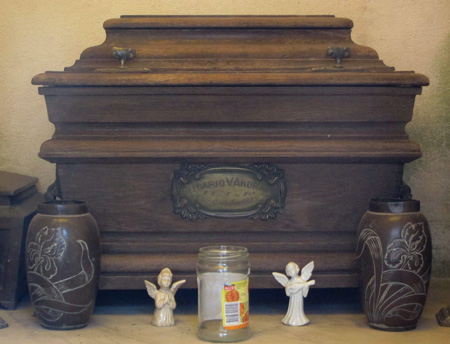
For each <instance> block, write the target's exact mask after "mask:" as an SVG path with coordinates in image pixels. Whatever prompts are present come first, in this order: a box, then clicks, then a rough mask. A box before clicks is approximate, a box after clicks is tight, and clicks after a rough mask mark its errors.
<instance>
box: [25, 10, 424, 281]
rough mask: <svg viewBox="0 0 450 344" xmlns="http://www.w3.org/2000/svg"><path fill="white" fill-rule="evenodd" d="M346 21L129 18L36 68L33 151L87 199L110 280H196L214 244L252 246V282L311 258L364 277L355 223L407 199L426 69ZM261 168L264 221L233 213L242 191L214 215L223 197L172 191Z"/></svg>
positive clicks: (69, 191) (350, 276)
mask: <svg viewBox="0 0 450 344" xmlns="http://www.w3.org/2000/svg"><path fill="white" fill-rule="evenodd" d="M352 26H353V23H352V22H351V21H350V20H348V19H343V18H335V17H333V16H286V17H270V16H269V17H268V16H263V17H254V16H244V17H183V16H181V17H179V16H177V17H154V16H124V17H121V18H120V19H112V20H108V21H106V22H105V24H104V28H105V30H106V40H105V42H104V43H103V44H101V45H99V46H96V47H92V48H88V49H86V50H85V51H84V52H83V53H82V54H81V58H80V59H79V60H77V61H76V62H75V64H74V65H73V66H72V67H68V68H66V69H65V70H64V72H47V73H44V74H40V75H38V76H36V77H35V78H34V79H33V83H34V84H36V85H43V86H44V87H41V88H40V89H39V92H40V94H42V95H44V96H45V99H46V103H47V108H48V116H49V119H50V121H51V122H52V123H53V124H54V125H55V127H56V131H55V134H54V135H53V137H52V138H51V140H49V141H47V142H45V143H44V144H43V145H42V147H41V151H40V156H41V157H42V158H43V159H46V160H48V161H50V162H54V163H56V165H57V182H56V184H55V185H56V189H55V193H56V194H58V195H60V196H61V197H63V198H65V199H82V200H86V201H88V202H89V205H90V207H91V211H92V214H93V215H94V216H95V218H96V219H97V221H98V224H99V227H100V230H101V233H102V245H103V256H102V276H101V281H100V287H101V288H103V289H134V288H143V287H144V284H143V280H144V279H145V278H154V277H155V276H156V274H157V273H158V272H159V271H160V269H162V268H164V267H166V266H167V267H170V268H171V269H172V270H173V272H174V274H176V275H177V278H187V279H188V282H187V286H190V287H195V286H196V283H195V266H196V255H197V252H198V248H199V247H201V246H205V245H210V244H237V245H241V246H247V247H248V249H249V252H250V257H251V259H250V260H251V265H252V274H251V279H252V281H251V286H252V287H255V288H266V287H275V286H276V282H275V281H274V280H273V278H272V276H271V272H272V271H283V270H284V267H285V265H286V263H288V262H289V261H296V262H297V263H298V264H299V265H302V264H306V263H308V262H309V261H311V260H314V261H315V266H316V269H315V275H314V278H315V279H316V281H317V284H316V286H317V287H355V286H356V285H357V269H356V258H355V255H354V249H355V240H356V239H355V235H356V234H355V233H356V229H357V225H358V222H359V219H360V217H361V216H362V214H363V213H364V211H365V210H366V207H367V204H368V200H369V199H370V198H372V197H396V196H398V195H399V192H400V189H401V187H402V174H403V165H404V164H405V163H407V162H410V161H412V160H414V159H417V158H419V157H420V155H421V153H420V149H419V146H418V145H417V144H416V143H414V142H411V141H410V140H409V138H408V135H407V134H406V132H405V125H406V124H407V123H408V122H409V121H410V120H411V117H412V112H413V106H414V99H415V96H416V95H418V94H420V93H421V88H422V86H425V85H427V84H428V79H427V78H426V77H425V76H423V75H420V74H416V73H414V72H396V71H395V70H394V68H392V67H388V66H386V65H385V64H384V63H383V62H382V61H381V60H380V59H379V58H378V55H377V53H376V52H375V51H374V50H373V49H371V48H368V47H364V46H360V45H357V44H355V43H354V42H352V40H351V38H350V32H351V28H352ZM261 166H266V167H267V170H266V172H264V173H265V174H266V175H267V174H270V173H271V172H267V171H275V170H276V171H277V173H280V178H282V180H283V182H282V183H281V184H280V185H282V186H281V187H280V192H279V195H281V196H282V197H278V200H277V201H275V200H274V199H270V201H269V202H268V204H261V205H260V208H261V209H263V208H267V209H269V210H267V212H270V216H266V217H267V218H268V219H267V220H261V218H263V217H264V216H262V215H261V214H260V213H257V214H256V215H255V213H253V214H251V212H252V211H253V210H251V209H244V207H243V208H242V209H237V210H236V209H235V208H233V209H231V208H232V206H233V207H234V206H237V205H238V204H239V203H245V200H247V198H246V199H245V200H244V199H243V197H244V196H243V194H240V196H236V198H235V199H234V200H235V203H234V204H231V203H228V204H229V208H230V209H226V206H224V207H225V209H223V208H221V209H219V210H214V209H213V211H211V209H210V208H214V206H215V202H216V200H217V199H214V200H211V199H210V200H209V201H205V202H206V203H207V204H206V205H205V204H199V203H198V202H197V201H198V199H196V200H193V199H186V198H185V197H184V196H180V194H179V193H178V192H179V189H178V187H177V185H179V184H180V183H187V184H189V183H191V181H193V180H194V179H195V178H194V179H188V178H187V177H186V176H187V175H189V176H190V177H192V174H190V173H191V172H192V171H199V172H200V174H198V175H197V177H198V178H203V177H204V173H203V171H205V170H206V171H208V173H215V171H217V169H222V170H223V169H225V170H226V171H225V172H224V174H223V175H221V176H223V177H224V178H225V179H224V178H222V179H223V180H226V178H228V180H231V178H232V177H233V176H235V175H233V173H234V171H235V170H233V169H250V170H255V169H258V168H261ZM184 171H188V172H186V173H185V172H184ZM211 171H213V172H211ZM227 171H228V172H227ZM247 172H248V170H247ZM247 172H243V173H247ZM183 173H185V174H186V176H184V175H183ZM251 173H252V172H248V174H251ZM179 175H181V177H177V176H179ZM209 176H210V179H209V181H211V182H212V183H214V182H217V183H219V182H220V179H216V180H211V178H212V177H211V175H209ZM185 177H186V178H185ZM177 183H178V184H177ZM252 183H256V182H255V181H253V182H250V184H248V185H256V184H252ZM174 185H175V187H174ZM204 185H205V189H204V191H205V192H209V191H213V190H208V189H207V186H208V185H209V184H208V183H206V184H204ZM211 185H213V184H211ZM217 185H218V184H217ZM283 185H284V186H283ZM201 188H202V186H198V187H196V189H195V190H194V189H193V188H191V189H192V190H194V191H195V192H197V191H199V190H200V189H201ZM266 189H268V187H267V188H266ZM233 190H234V189H233ZM197 196H198V197H200V196H199V194H198V193H197V194H196V197H197ZM217 197H218V199H219V201H220V202H222V205H223V204H226V202H227V201H228V199H227V198H226V197H228V196H226V195H224V194H223V193H220V192H219V196H217ZM274 198H276V197H275V196H274ZM201 201H203V200H201ZM255 202H256V201H255ZM274 207H275V208H274ZM205 208H207V209H206V210H205ZM237 208H239V207H237ZM208 209H209V210H208ZM274 209H275V210H274ZM224 210H225V211H224ZM267 212H266V214H267ZM243 214H244V215H245V214H247V215H248V216H243ZM255 217H256V219H255Z"/></svg>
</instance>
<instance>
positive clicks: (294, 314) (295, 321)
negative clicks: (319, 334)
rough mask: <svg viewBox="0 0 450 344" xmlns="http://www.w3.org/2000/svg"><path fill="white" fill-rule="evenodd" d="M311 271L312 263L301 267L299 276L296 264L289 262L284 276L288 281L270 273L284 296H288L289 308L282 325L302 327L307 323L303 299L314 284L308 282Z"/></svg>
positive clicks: (313, 281)
mask: <svg viewBox="0 0 450 344" xmlns="http://www.w3.org/2000/svg"><path fill="white" fill-rule="evenodd" d="M313 270H314V262H310V263H308V264H306V265H305V266H304V267H303V269H302V273H301V275H300V276H299V275H298V273H299V272H300V268H299V267H298V265H297V264H295V263H293V262H290V263H289V264H288V265H286V275H287V276H289V277H290V279H289V278H288V277H287V276H285V275H283V274H280V273H278V272H272V275H273V277H275V279H276V280H277V281H278V282H279V283H280V284H281V285H282V286H283V287H285V290H286V295H287V296H289V308H288V311H287V313H286V316H285V317H284V318H283V320H282V322H283V324H285V325H289V326H303V325H306V324H308V323H309V319H308V318H307V317H306V316H305V312H304V310H303V298H304V297H306V296H307V295H308V291H309V287H310V286H311V285H314V284H315V283H316V281H315V280H311V281H308V280H309V279H310V278H311V275H312V271H313Z"/></svg>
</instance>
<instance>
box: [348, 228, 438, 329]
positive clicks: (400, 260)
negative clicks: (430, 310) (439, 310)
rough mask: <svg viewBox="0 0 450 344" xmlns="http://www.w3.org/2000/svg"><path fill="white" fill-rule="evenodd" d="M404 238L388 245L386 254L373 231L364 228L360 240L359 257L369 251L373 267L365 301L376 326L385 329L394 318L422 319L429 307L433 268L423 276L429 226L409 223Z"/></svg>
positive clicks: (369, 316)
mask: <svg viewBox="0 0 450 344" xmlns="http://www.w3.org/2000/svg"><path fill="white" fill-rule="evenodd" d="M368 227H370V225H369V226H368ZM400 236H401V238H400V239H394V240H392V241H391V242H390V243H389V244H388V246H387V248H386V254H385V255H384V254H383V246H382V244H381V240H380V237H379V236H378V234H377V233H376V232H375V231H374V230H373V229H372V228H365V229H363V230H362V231H361V233H360V235H359V238H358V246H357V250H356V251H357V254H358V258H360V257H361V256H362V254H363V252H364V249H365V248H368V249H369V252H370V256H371V259H372V264H373V276H372V277H371V278H370V280H369V282H368V283H367V285H366V288H365V292H364V301H363V302H364V308H365V310H366V314H367V317H368V320H369V322H370V323H372V324H379V325H381V326H384V325H383V324H385V323H386V321H387V320H389V319H390V318H391V319H392V318H400V319H403V320H406V321H412V320H414V319H417V318H418V317H419V316H420V314H421V312H422V310H423V305H424V304H425V298H426V292H427V287H426V286H427V283H428V281H429V277H430V268H427V269H426V270H425V271H424V272H422V273H421V271H422V270H423V268H424V257H423V252H424V250H425V248H426V245H427V235H426V233H425V224H424V223H423V222H419V223H414V224H413V223H407V224H406V225H405V226H404V227H403V228H402V230H401V234H400ZM383 262H384V264H385V265H386V266H387V267H388V268H387V269H385V268H384V266H383Z"/></svg>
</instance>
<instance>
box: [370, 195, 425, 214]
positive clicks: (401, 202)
mask: <svg viewBox="0 0 450 344" xmlns="http://www.w3.org/2000/svg"><path fill="white" fill-rule="evenodd" d="M369 210H370V211H373V212H376V213H393V214H398V213H414V212H419V211H420V202H419V201H417V200H413V199H409V200H405V199H399V198H374V199H371V200H370V202H369Z"/></svg>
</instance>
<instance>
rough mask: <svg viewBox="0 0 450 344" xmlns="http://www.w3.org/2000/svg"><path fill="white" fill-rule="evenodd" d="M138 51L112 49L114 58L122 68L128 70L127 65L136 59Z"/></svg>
mask: <svg viewBox="0 0 450 344" xmlns="http://www.w3.org/2000/svg"><path fill="white" fill-rule="evenodd" d="M135 56H136V50H135V49H132V48H117V47H114V48H112V57H113V58H115V59H118V60H119V61H120V68H127V66H125V63H126V62H127V61H128V60H132V59H134V57H135Z"/></svg>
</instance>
